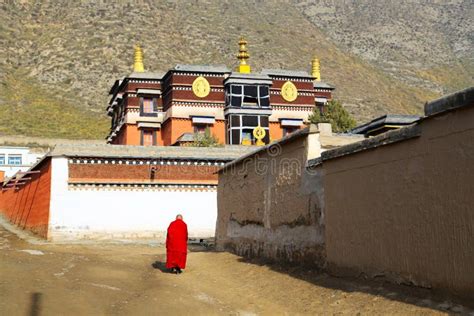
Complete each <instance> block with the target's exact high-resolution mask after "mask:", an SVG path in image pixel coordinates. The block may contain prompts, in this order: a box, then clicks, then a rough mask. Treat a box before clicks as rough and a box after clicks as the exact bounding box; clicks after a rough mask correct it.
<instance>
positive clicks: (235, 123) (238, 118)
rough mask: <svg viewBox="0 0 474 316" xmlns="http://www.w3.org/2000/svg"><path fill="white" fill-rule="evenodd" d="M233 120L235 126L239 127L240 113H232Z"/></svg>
mask: <svg viewBox="0 0 474 316" xmlns="http://www.w3.org/2000/svg"><path fill="white" fill-rule="evenodd" d="M231 122H232V126H233V127H239V126H240V116H239V115H232V116H231Z"/></svg>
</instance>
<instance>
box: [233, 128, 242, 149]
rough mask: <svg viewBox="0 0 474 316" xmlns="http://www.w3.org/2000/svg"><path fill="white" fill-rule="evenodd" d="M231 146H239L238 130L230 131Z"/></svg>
mask: <svg viewBox="0 0 474 316" xmlns="http://www.w3.org/2000/svg"><path fill="white" fill-rule="evenodd" d="M231 144H232V145H240V129H233V130H232V143H231Z"/></svg>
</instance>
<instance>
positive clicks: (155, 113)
mask: <svg viewBox="0 0 474 316" xmlns="http://www.w3.org/2000/svg"><path fill="white" fill-rule="evenodd" d="M145 99H148V100H151V101H152V104H153V112H145V108H144V101H145ZM140 116H151V117H157V116H158V98H155V97H148V96H141V97H140Z"/></svg>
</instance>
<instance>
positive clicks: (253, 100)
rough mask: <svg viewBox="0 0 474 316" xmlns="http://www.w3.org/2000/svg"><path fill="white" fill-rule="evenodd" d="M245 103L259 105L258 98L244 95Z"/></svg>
mask: <svg viewBox="0 0 474 316" xmlns="http://www.w3.org/2000/svg"><path fill="white" fill-rule="evenodd" d="M243 104H244V105H250V106H257V105H258V104H257V98H254V97H249V96H244V102H243Z"/></svg>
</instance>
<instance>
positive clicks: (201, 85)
mask: <svg viewBox="0 0 474 316" xmlns="http://www.w3.org/2000/svg"><path fill="white" fill-rule="evenodd" d="M193 92H194V94H195V95H196V96H197V97H198V98H205V97H207V96H208V95H209V92H211V86H210V85H209V81H207V80H206V78H204V77H202V76H199V77H197V78H196V79H195V80H194V81H193Z"/></svg>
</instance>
